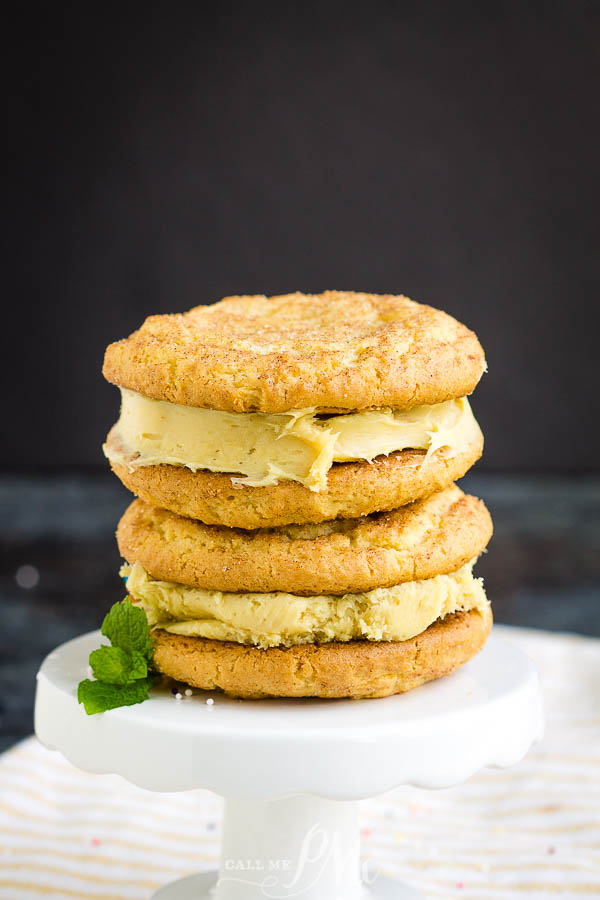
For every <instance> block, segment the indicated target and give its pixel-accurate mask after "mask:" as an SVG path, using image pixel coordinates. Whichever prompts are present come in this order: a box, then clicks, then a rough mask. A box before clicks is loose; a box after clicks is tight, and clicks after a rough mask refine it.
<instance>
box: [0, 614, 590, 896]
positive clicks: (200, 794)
mask: <svg viewBox="0 0 600 900" xmlns="http://www.w3.org/2000/svg"><path fill="white" fill-rule="evenodd" d="M496 627H498V626H496ZM498 630H499V631H502V632H503V634H504V637H506V638H507V639H508V640H511V641H512V642H513V643H515V644H517V645H519V646H520V647H521V648H522V649H523V650H524V651H525V652H526V653H528V654H529V655H530V656H531V657H532V658H533V659H534V661H535V662H536V664H537V665H538V668H539V670H540V673H541V676H542V681H543V685H544V694H545V703H546V715H547V734H546V737H545V738H544V740H543V742H542V743H541V744H539V745H538V746H537V747H535V748H534V749H533V750H532V752H531V753H530V754H529V755H528V756H527V758H526V759H525V760H523V761H522V762H521V763H520V764H518V765H517V766H514V767H513V768H512V769H508V770H504V771H496V770H486V771H484V772H482V773H481V774H479V775H477V776H475V777H474V778H471V779H470V780H469V781H468V782H466V783H465V784H462V785H459V786H457V787H455V788H450V789H447V790H442V791H425V790H418V789H414V788H404V789H401V790H398V791H395V792H393V793H391V794H387V795H385V796H383V797H379V798H377V799H375V800H370V801H366V802H364V803H362V804H361V815H362V823H361V824H362V841H363V855H364V857H365V859H368V860H370V861H371V862H372V863H373V864H374V865H375V866H377V867H378V868H379V870H380V871H382V872H384V873H386V874H388V875H393V876H395V877H398V878H402V879H403V880H405V881H407V882H409V883H412V884H414V885H415V886H419V887H420V888H421V890H422V891H423V892H424V894H425V896H427V897H432V898H435V897H445V898H454V897H457V898H469V900H475V898H477V900H493V898H508V897H510V898H520V897H527V898H539V900H542V898H552V897H553V896H555V895H557V894H561V895H563V896H565V897H574V898H575V897H579V896H584V895H589V896H595V897H600V640H596V639H590V638H582V637H577V636H567V635H556V634H550V633H547V632H541V631H527V630H524V629H523V630H521V629H514V628H502V627H498ZM0 797H1V800H0V832H1V835H0V898H3V900H33V898H47V897H60V898H77V900H109V898H111V900H115V898H119V900H138V898H139V900H142V898H148V897H149V895H150V894H151V893H152V891H153V890H155V889H156V888H158V887H159V886H161V885H162V884H164V883H165V882H167V881H170V880H173V879H175V878H177V877H179V876H182V875H187V874H189V873H191V872H193V871H198V870H202V869H210V868H214V867H215V866H216V864H217V859H218V849H219V836H220V827H221V826H220V822H221V801H220V799H219V798H218V797H216V796H214V795H212V794H210V793H208V792H206V791H194V792H190V793H187V794H168V795H165V794H153V793H149V792H146V791H143V790H141V789H139V788H136V787H133V786H132V785H129V784H127V783H126V782H125V781H123V780H122V779H121V778H119V777H117V776H113V775H89V774H86V773H84V772H80V771H78V770H77V769H74V768H73V767H72V766H71V765H70V764H69V763H67V762H66V761H65V760H64V759H63V758H62V757H61V756H60V755H59V754H58V753H54V752H49V751H47V750H45V749H44V748H43V747H41V746H40V745H39V744H38V743H37V742H36V740H35V739H34V738H30V739H28V740H26V741H24V742H23V743H21V744H19V745H17V746H16V747H14V748H13V749H11V750H9V751H8V752H7V753H5V754H4V755H3V756H2V757H1V758H0Z"/></svg>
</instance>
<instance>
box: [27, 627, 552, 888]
mask: <svg viewBox="0 0 600 900" xmlns="http://www.w3.org/2000/svg"><path fill="white" fill-rule="evenodd" d="M100 642H101V635H100V634H99V632H94V633H93V634H88V635H83V636H82V637H81V638H76V639H75V640H74V641H70V642H69V643H67V644H64V645H63V646H62V647H59V648H58V649H57V650H55V651H54V652H53V653H51V654H50V656H48V658H47V659H46V660H45V662H44V664H43V665H42V668H41V669H40V672H39V673H38V688H37V696H36V709H35V727H36V733H37V735H38V737H39V739H40V740H41V741H42V743H43V744H45V745H46V746H47V747H49V748H52V749H57V750H60V751H61V753H63V754H64V756H66V758H67V759H69V760H70V761H71V762H72V763H74V765H76V766H78V767H79V768H80V769H84V770H87V771H90V772H99V773H100V772H102V773H108V772H110V773H117V774H119V775H121V776H123V777H124V778H126V779H127V780H128V781H131V782H132V783H133V784H136V785H138V786H140V787H143V788H146V789H148V790H154V791H180V790H191V789H194V788H207V789H209V790H212V791H214V792H215V793H218V794H221V795H222V796H224V797H225V798H226V804H225V818H224V828H223V842H222V850H221V862H220V868H219V873H218V874H214V873H208V874H203V875H195V876H191V877H189V878H184V879H183V880H181V881H177V882H175V883H174V884H171V885H167V886H166V887H164V888H162V889H161V890H160V891H158V893H156V894H155V895H154V900H192V898H193V900H202V898H209V897H210V900H291V898H299V900H367V898H372V900H392V898H393V900H401V898H402V900H411V898H412V900H415V898H417V897H419V896H420V895H419V894H418V893H417V892H415V890H414V889H411V888H408V887H403V886H402V885H401V884H400V883H399V882H397V881H395V880H391V879H389V878H386V877H384V876H383V875H382V874H380V873H378V872H377V871H376V868H374V867H371V868H369V867H368V866H363V867H362V871H361V864H360V846H359V828H358V817H357V803H356V801H358V800H360V799H363V798H366V797H374V796H377V795H378V794H382V793H384V792H386V791H389V790H392V789H393V788H396V787H398V786H400V785H405V784H410V785H414V786H417V787H422V788H440V787H448V786H450V785H453V784H458V783H460V782H461V781H464V780H465V779H467V778H469V777H470V776H471V775H473V774H475V772H477V771H479V769H481V768H482V767H484V766H509V765H512V764H513V763H516V762H518V760H520V759H521V758H522V757H523V756H524V755H525V753H526V752H527V750H528V749H529V747H530V746H531V744H532V743H533V742H534V741H535V740H536V739H538V738H539V737H540V736H541V732H542V714H541V701H540V691H539V684H538V678H537V673H536V671H535V669H534V667H533V665H532V663H531V662H530V661H529V660H528V659H527V657H525V656H524V655H523V654H522V653H521V652H520V651H518V650H516V649H515V648H513V647H511V646H510V645H509V644H506V643H504V642H503V641H502V640H500V639H498V638H496V637H495V636H494V635H492V637H491V638H490V640H489V641H488V643H487V645H486V647H485V648H484V650H483V651H482V652H481V653H480V654H479V655H478V656H477V657H475V659H473V660H471V662H469V663H467V665H465V666H463V668H462V669H460V670H459V671H458V672H455V673H454V674H453V675H450V676H448V677H446V678H442V679H439V680H438V681H435V682H431V683H429V684H426V685H423V686H422V687H420V688H417V689H416V690H414V691H410V692H409V693H408V694H403V695H397V696H393V697H387V698H384V699H381V700H362V701H359V702H356V701H351V700H296V701H290V700H262V701H240V700H233V699H231V698H228V697H224V696H223V695H222V694H218V693H214V694H212V695H210V694H207V693H204V692H202V691H196V692H194V694H193V696H191V697H189V698H185V699H182V700H176V699H175V698H174V697H173V695H172V693H171V691H170V690H168V689H167V688H165V689H163V690H160V689H154V690H153V692H152V696H151V698H150V699H149V700H147V701H146V702H144V703H142V704H139V705H137V706H131V707H123V708H121V709H115V710H111V711H110V712H107V713H104V714H102V715H96V716H86V714H85V712H84V710H83V707H81V706H80V705H79V704H78V703H77V684H78V682H79V681H80V679H81V678H84V677H86V670H87V660H88V655H89V652H90V650H92V649H94V648H95V647H97V646H98V644H99V643H100ZM207 699H212V700H213V703H211V704H207V703H206V700H207ZM174 761H176V764H174Z"/></svg>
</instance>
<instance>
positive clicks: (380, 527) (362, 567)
mask: <svg viewBox="0 0 600 900" xmlns="http://www.w3.org/2000/svg"><path fill="white" fill-rule="evenodd" d="M491 534H492V520H491V518H490V515H489V513H488V511H487V509H486V508H485V506H484V504H483V503H482V501H481V500H478V499H477V498H476V497H471V496H468V495H465V494H463V492H462V491H461V490H460V488H458V487H457V486H456V485H451V486H450V487H447V488H445V489H444V490H443V491H440V492H439V493H436V494H432V495H431V496H430V497H428V498H426V499H424V500H417V501H416V502H414V503H411V504H409V505H407V506H404V507H401V508H400V509H396V510H393V511H392V512H388V513H375V514H372V515H370V516H365V517H363V518H359V519H334V520H330V521H328V522H324V523H322V524H320V525H288V526H282V527H279V528H265V529H260V530H258V531H244V530H241V529H233V528H225V527H222V526H215V525H204V524H203V523H202V522H197V521H193V520H191V519H185V518H183V517H181V516H177V515H175V514H174V513H171V512H168V511H167V510H164V509H159V508H158V507H155V506H150V505H148V504H146V503H144V502H143V501H142V500H136V501H134V502H133V503H132V504H131V506H130V507H129V508H128V509H127V510H126V512H125V514H124V515H123V517H122V519H121V521H120V522H119V527H118V529H117V541H118V544H119V550H120V552H121V555H122V556H123V557H124V558H125V559H126V560H127V562H129V563H131V564H132V565H133V564H134V563H136V562H137V563H140V564H141V565H142V566H143V568H144V569H145V570H146V572H148V574H149V575H151V576H152V578H155V579H158V580H162V581H173V582H178V583H180V584H186V585H190V586H192V587H200V588H206V589H207V590H217V591H249V592H255V591H256V592H259V593H268V592H270V591H285V592H289V593H292V594H306V595H307V596H311V595H313V594H344V593H347V592H348V593H358V592H359V591H369V590H371V589H372V588H377V587H391V586H392V585H395V584H400V583H401V582H405V581H415V580H420V579H425V578H432V577H433V576H435V575H442V574H447V573H449V572H455V571H456V570H457V569H459V568H460V567H461V566H463V565H464V564H465V563H466V562H468V561H469V560H471V559H473V558H474V557H476V556H478V555H479V554H480V553H481V552H482V550H483V549H484V547H485V546H486V545H487V543H488V541H489V539H490V537H491Z"/></svg>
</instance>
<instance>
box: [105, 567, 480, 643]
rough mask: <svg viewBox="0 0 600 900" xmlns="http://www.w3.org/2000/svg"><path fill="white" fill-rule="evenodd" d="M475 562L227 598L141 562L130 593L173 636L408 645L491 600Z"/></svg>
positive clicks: (127, 572)
mask: <svg viewBox="0 0 600 900" xmlns="http://www.w3.org/2000/svg"><path fill="white" fill-rule="evenodd" d="M474 562H475V561H474V560H473V561H472V562H470V563H468V564H467V565H465V566H462V568H460V569H458V571H456V572H453V573H451V574H449V575H436V576H435V577H434V578H428V579H425V580H423V581H409V582H405V583H403V584H398V585H395V586H394V587H388V588H376V589H375V590H372V591H367V592H364V593H358V594H343V595H341V596H338V595H333V594H325V595H322V596H316V597H299V596H297V595H295V594H285V593H281V592H273V593H268V594H254V593H224V592H222V591H209V590H204V589H202V588H193V587H188V586H187V585H183V584H176V583H174V582H170V581H156V580H154V579H152V578H151V577H150V576H149V575H148V574H147V572H146V571H145V570H144V569H143V568H142V566H141V565H139V563H135V564H134V565H133V566H129V565H124V566H123V567H122V569H121V574H122V575H123V576H125V577H127V590H128V591H129V593H130V595H131V597H132V599H133V602H134V603H136V604H138V605H140V606H141V607H142V608H143V609H144V610H145V612H146V615H147V616H148V621H149V623H150V625H151V626H156V627H158V628H162V629H164V630H165V631H170V632H172V633H173V634H182V635H191V636H196V637H204V638H211V639H212V640H219V641H235V642H237V643H239V644H251V645H254V646H257V647H261V648H267V647H280V646H284V647H290V646H292V645H294V644H308V643H318V644H320V643H326V642H329V641H351V640H361V639H362V640H365V639H366V640H370V641H405V640H408V639H409V638H411V637H414V636H415V635H417V634H421V632H423V631H425V630H426V629H427V628H428V627H429V626H430V625H431V624H432V623H433V622H435V621H436V619H440V618H443V617H444V616H446V615H448V614H450V613H454V612H462V611H466V610H470V609H480V610H483V609H484V608H486V607H487V605H488V601H487V598H486V596H485V591H484V589H483V583H482V581H481V579H479V578H475V577H474V576H473V573H472V568H473V564H474Z"/></svg>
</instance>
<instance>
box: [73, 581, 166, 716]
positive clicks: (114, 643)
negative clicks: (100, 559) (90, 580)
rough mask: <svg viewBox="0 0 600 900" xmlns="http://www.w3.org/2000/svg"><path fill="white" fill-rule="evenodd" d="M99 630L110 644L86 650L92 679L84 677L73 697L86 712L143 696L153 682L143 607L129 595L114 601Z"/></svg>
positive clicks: (110, 707) (149, 639) (127, 702)
mask: <svg viewBox="0 0 600 900" xmlns="http://www.w3.org/2000/svg"><path fill="white" fill-rule="evenodd" d="M102 634H103V635H104V636H105V637H107V638H108V639H109V641H110V643H111V646H108V644H101V645H100V647H98V649H97V650H92V652H91V653H90V666H91V667H92V672H93V673H94V678H95V679H96V680H95V681H92V680H91V679H90V678H85V679H84V680H83V681H81V682H80V683H79V686H78V688H77V700H78V701H79V703H83V705H84V708H85V711H86V713H87V714H88V715H90V716H91V715H94V714H96V713H101V712H106V710H108V709H115V708H116V707H118V706H133V705H134V704H135V703H141V702H142V701H143V700H147V699H148V697H149V692H150V688H151V686H152V682H153V676H152V673H151V666H152V653H153V649H152V639H151V637H150V626H149V625H148V619H147V617H146V613H145V612H144V610H143V609H140V608H139V607H137V606H134V605H133V604H132V602H131V600H130V599H129V597H126V598H125V600H124V601H123V602H122V603H115V604H114V606H112V607H111V609H110V611H109V612H108V614H107V615H106V616H105V618H104V621H103V623H102Z"/></svg>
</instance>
